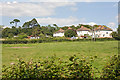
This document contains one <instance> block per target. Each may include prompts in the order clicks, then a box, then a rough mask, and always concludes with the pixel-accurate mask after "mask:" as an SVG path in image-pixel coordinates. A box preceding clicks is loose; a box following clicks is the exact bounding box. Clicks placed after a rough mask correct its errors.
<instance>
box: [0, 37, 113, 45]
mask: <svg viewBox="0 0 120 80" xmlns="http://www.w3.org/2000/svg"><path fill="white" fill-rule="evenodd" d="M113 40H115V39H114V38H96V41H113ZM63 41H91V39H74V40H70V39H66V38H65V37H62V38H59V37H58V38H57V37H56V38H40V39H30V40H26V39H7V40H4V41H2V43H3V44H27V43H43V42H63Z"/></svg>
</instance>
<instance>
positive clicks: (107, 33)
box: [95, 31, 112, 37]
mask: <svg viewBox="0 0 120 80" xmlns="http://www.w3.org/2000/svg"><path fill="white" fill-rule="evenodd" d="M111 33H112V31H96V32H95V34H96V35H98V36H99V37H112V36H111V35H110V34H111Z"/></svg>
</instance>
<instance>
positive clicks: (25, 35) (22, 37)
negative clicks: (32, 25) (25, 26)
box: [18, 33, 27, 39]
mask: <svg viewBox="0 0 120 80" xmlns="http://www.w3.org/2000/svg"><path fill="white" fill-rule="evenodd" d="M18 38H19V39H24V38H27V34H25V33H20V34H18Z"/></svg>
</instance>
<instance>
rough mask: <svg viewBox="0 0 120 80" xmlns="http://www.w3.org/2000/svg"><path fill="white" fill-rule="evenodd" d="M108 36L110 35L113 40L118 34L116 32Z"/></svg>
mask: <svg viewBox="0 0 120 80" xmlns="http://www.w3.org/2000/svg"><path fill="white" fill-rule="evenodd" d="M110 35H111V36H112V37H113V38H116V37H118V33H117V32H112V33H111V34H110Z"/></svg>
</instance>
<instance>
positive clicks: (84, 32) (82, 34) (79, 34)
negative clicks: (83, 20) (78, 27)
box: [77, 31, 92, 36]
mask: <svg viewBox="0 0 120 80" xmlns="http://www.w3.org/2000/svg"><path fill="white" fill-rule="evenodd" d="M84 34H89V35H92V34H91V33H90V32H89V31H77V35H78V36H84Z"/></svg>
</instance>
